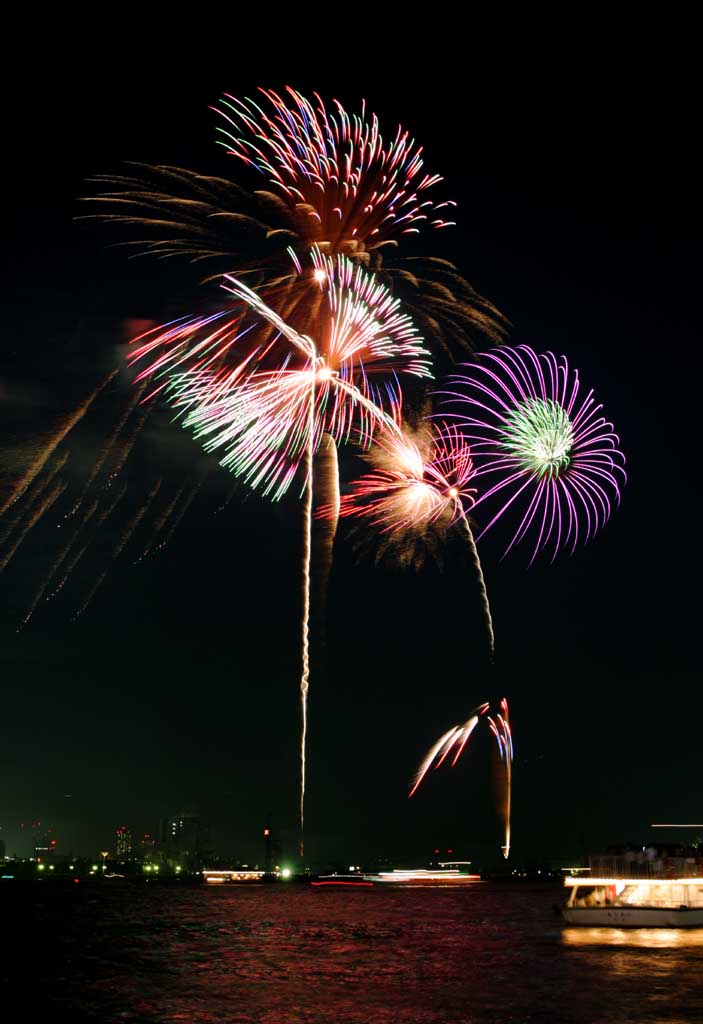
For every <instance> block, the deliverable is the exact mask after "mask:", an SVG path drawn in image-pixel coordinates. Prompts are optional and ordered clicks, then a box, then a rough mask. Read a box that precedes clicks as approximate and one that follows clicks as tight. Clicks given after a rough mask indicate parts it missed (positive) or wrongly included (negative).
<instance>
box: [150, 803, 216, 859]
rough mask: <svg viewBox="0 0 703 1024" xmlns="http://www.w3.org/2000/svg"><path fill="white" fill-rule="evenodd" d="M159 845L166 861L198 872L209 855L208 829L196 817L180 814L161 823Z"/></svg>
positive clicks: (189, 814)
mask: <svg viewBox="0 0 703 1024" xmlns="http://www.w3.org/2000/svg"><path fill="white" fill-rule="evenodd" d="M161 844H162V847H163V852H164V856H165V858H166V860H167V861H170V862H171V863H172V864H174V865H178V866H180V867H182V868H184V869H185V870H186V871H199V870H200V868H202V867H203V864H204V863H205V861H206V859H207V857H208V856H209V854H210V829H209V827H208V826H207V825H205V824H204V823H203V822H202V821H201V819H200V818H199V816H198V815H196V814H191V813H186V812H182V813H181V814H177V815H175V816H174V817H173V818H165V819H164V820H163V821H162V822H161Z"/></svg>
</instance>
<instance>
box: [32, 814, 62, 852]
mask: <svg viewBox="0 0 703 1024" xmlns="http://www.w3.org/2000/svg"><path fill="white" fill-rule="evenodd" d="M53 831H54V830H53V829H52V828H51V827H50V826H48V825H42V823H41V821H37V822H35V823H34V824H33V825H32V846H33V849H34V857H35V859H36V860H39V861H42V860H48V859H50V858H51V857H53V856H54V854H55V853H56V838H55V836H54V835H53Z"/></svg>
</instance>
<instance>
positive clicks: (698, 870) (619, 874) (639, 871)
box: [589, 855, 703, 878]
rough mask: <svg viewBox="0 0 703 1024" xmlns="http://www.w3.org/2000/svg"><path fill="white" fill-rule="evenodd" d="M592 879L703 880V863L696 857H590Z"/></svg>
mask: <svg viewBox="0 0 703 1024" xmlns="http://www.w3.org/2000/svg"><path fill="white" fill-rule="evenodd" d="M589 865H590V868H591V877H592V878H703V861H702V860H699V859H696V858H694V857H659V858H656V859H654V860H647V859H644V858H643V859H642V860H638V859H637V857H634V858H633V857H628V856H627V855H623V856H611V855H607V856H596V857H589Z"/></svg>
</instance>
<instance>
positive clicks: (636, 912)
mask: <svg viewBox="0 0 703 1024" xmlns="http://www.w3.org/2000/svg"><path fill="white" fill-rule="evenodd" d="M561 913H562V917H563V918H564V920H565V921H566V922H567V924H576V925H587V926H589V927H600V928H604V927H605V928H608V927H610V928H703V907H695V908H693V907H692V908H686V907H682V908H680V909H676V908H674V907H562V911H561Z"/></svg>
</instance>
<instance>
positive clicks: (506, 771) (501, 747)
mask: <svg viewBox="0 0 703 1024" xmlns="http://www.w3.org/2000/svg"><path fill="white" fill-rule="evenodd" d="M489 710H490V704H479V706H478V707H476V708H474V710H473V711H472V712H471V717H470V718H469V719H468V720H467V721H466V722H464V723H463V725H453V726H452V728H451V729H449V730H448V731H447V732H445V733H444V735H443V736H440V738H439V739H438V740H437V742H436V743H435V744H434V746H432V747H430V749H429V750H428V751H427V753H426V755H425V757H424V758H423V759H422V762H421V763H420V767H419V768H418V770H417V772H416V774H415V777H414V778H413V781H412V786H411V788H410V792H409V793H408V797H411V796H413V794H414V793H415V792H416V791H417V789H418V788H419V786H420V784H421V783H422V781H423V779H424V778H425V777H426V775H427V773H428V772H429V770H430V769H431V768H439V766H440V765H441V764H442V763H443V762H444V761H445V760H446V759H447V757H448V756H449V754H450V753H451V752H452V751H454V757H453V759H452V762H451V766H452V767H454V765H455V764H456V763H457V761H458V760H459V758H460V757H461V754H462V753H463V750H464V747H465V746H466V744H467V742H468V739H469V737H470V736H471V734H472V732H473V731H474V729H475V728H476V726H477V725H478V722H479V720H480V718H481V717H482V716H483V715H485V718H486V721H487V722H488V727H489V728H490V730H491V732H492V734H493V736H494V737H495V740H496V744H497V747H498V757H499V762H500V764H502V766H503V787H502V794H501V796H500V797H499V804H500V806H499V812H500V816H501V820H502V822H503V830H504V841H503V844H502V846H501V850H502V851H503V856H504V857H505V859H506V860H507V859H508V857H509V856H510V814H511V801H512V765H513V735H512V730H511V728H510V712H509V710H508V702H507V700H506V699H505V697H503V699H502V700H501V702H500V704H499V710H498V711H497V712H495V713H494V714H493V715H489V714H487V712H488V711H489Z"/></svg>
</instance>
